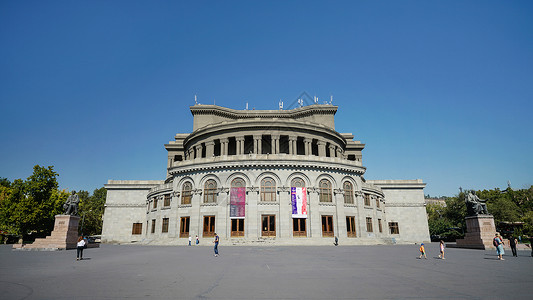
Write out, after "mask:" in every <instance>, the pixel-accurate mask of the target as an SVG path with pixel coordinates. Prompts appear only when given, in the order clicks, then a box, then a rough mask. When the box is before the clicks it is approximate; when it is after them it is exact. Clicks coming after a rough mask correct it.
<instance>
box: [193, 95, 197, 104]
mask: <svg viewBox="0 0 533 300" xmlns="http://www.w3.org/2000/svg"><path fill="white" fill-rule="evenodd" d="M194 105H198V99H197V97H196V95H194Z"/></svg>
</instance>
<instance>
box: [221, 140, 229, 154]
mask: <svg viewBox="0 0 533 300" xmlns="http://www.w3.org/2000/svg"><path fill="white" fill-rule="evenodd" d="M228 145H229V140H228V139H227V138H224V139H220V155H228Z"/></svg>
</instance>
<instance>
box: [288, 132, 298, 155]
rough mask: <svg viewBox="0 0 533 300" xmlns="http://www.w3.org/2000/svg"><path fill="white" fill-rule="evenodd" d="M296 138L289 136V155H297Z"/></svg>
mask: <svg viewBox="0 0 533 300" xmlns="http://www.w3.org/2000/svg"><path fill="white" fill-rule="evenodd" d="M296 153H297V152H296V137H295V136H293V135H290V136H289V154H291V155H296Z"/></svg>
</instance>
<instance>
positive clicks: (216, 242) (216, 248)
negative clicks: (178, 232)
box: [189, 232, 220, 257]
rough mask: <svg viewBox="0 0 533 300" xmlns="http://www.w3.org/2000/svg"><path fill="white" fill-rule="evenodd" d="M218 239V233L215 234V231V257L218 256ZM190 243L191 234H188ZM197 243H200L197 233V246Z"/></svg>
mask: <svg viewBox="0 0 533 300" xmlns="http://www.w3.org/2000/svg"><path fill="white" fill-rule="evenodd" d="M219 241H220V238H219V237H218V234H216V232H215V240H214V241H213V243H214V244H215V248H214V250H215V254H214V255H215V257H216V256H218V243H219ZM191 243H192V238H191V236H190V235H189V246H191ZM198 244H200V239H199V238H198V235H196V246H198Z"/></svg>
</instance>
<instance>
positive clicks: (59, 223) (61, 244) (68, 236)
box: [13, 191, 80, 250]
mask: <svg viewBox="0 0 533 300" xmlns="http://www.w3.org/2000/svg"><path fill="white" fill-rule="evenodd" d="M79 202H80V200H79V197H78V195H77V194H76V192H75V191H73V192H72V195H70V196H69V197H68V199H67V201H65V204H63V208H64V209H65V213H64V214H62V215H56V216H55V218H56V220H55V223H54V230H53V231H52V233H51V235H49V236H47V237H46V238H41V239H35V241H34V242H33V243H32V244H16V245H13V249H19V250H65V249H75V248H76V244H77V241H78V224H79V223H80V217H78V216H76V214H77V213H78V203H79Z"/></svg>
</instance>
